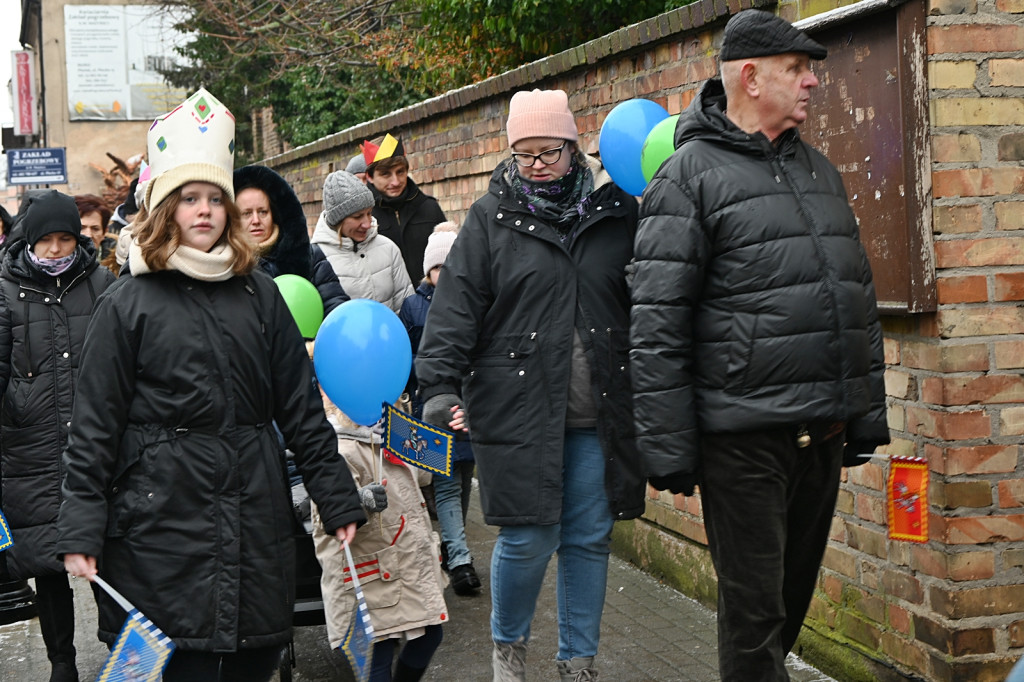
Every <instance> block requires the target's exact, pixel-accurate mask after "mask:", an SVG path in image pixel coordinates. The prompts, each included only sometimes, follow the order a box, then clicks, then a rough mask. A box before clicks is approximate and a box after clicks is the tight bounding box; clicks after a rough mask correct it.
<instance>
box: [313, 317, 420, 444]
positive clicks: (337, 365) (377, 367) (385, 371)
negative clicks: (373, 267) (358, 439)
mask: <svg viewBox="0 0 1024 682" xmlns="http://www.w3.org/2000/svg"><path fill="white" fill-rule="evenodd" d="M313 366H314V367H315V368H316V376H317V380H318V381H319V382H320V386H321V387H323V389H324V393H326V394H327V397H328V398H330V399H331V402H333V403H334V404H335V405H337V406H338V409H340V410H341V411H342V412H344V413H345V414H346V415H347V416H348V417H349V419H351V420H352V421H354V422H355V423H357V424H362V425H363V426H372V425H373V424H376V423H377V421H379V420H380V418H381V416H382V405H383V403H393V402H395V401H396V400H398V398H399V397H400V396H401V395H402V391H403V390H404V389H405V385H406V383H407V382H408V381H409V370H410V369H411V368H412V345H411V344H410V343H409V335H408V333H407V332H406V331H405V325H403V324H402V321H401V320H399V319H398V315H395V313H394V312H392V310H391V309H390V308H388V307H387V306H386V305H384V304H382V303H378V302H377V301H371V300H370V299H366V298H359V299H354V300H352V301H346V302H345V303H342V304H341V305H340V306H338V307H337V308H335V309H334V310H332V311H331V314H330V315H328V316H327V317H326V318H325V319H324V321H323V324H321V325H320V330H319V331H318V332H317V334H316V345H315V346H314V347H313Z"/></svg>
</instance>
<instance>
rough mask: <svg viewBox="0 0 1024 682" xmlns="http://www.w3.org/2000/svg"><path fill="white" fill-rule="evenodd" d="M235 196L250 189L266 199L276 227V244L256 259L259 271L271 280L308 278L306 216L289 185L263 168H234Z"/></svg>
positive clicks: (308, 260) (310, 272)
mask: <svg viewBox="0 0 1024 682" xmlns="http://www.w3.org/2000/svg"><path fill="white" fill-rule="evenodd" d="M234 184H235V196H238V193H239V192H241V191H242V190H243V189H249V188H250V187H254V188H256V189H259V190H262V191H263V193H264V194H266V195H267V197H268V198H269V199H270V212H271V214H272V215H273V217H274V224H276V225H277V227H278V230H279V232H278V237H277V243H276V244H274V246H273V247H271V249H270V250H269V251H268V252H266V253H264V254H263V255H262V257H261V258H260V268H261V269H263V270H264V271H266V272H267V274H269V275H270V276H271V277H277V276H278V275H299V276H300V277H304V278H305V279H310V277H311V276H312V274H313V266H312V261H311V256H310V250H309V233H308V232H307V231H306V214H305V213H303V211H302V203H301V202H300V201H299V198H298V197H297V196H296V195H295V191H294V190H293V189H292V188H291V185H289V184H288V182H287V181H286V180H285V179H284V178H282V177H281V176H280V175H278V174H277V173H276V172H274V171H273V170H271V169H269V168H267V167H266V166H243V167H242V168H237V169H235V173H234Z"/></svg>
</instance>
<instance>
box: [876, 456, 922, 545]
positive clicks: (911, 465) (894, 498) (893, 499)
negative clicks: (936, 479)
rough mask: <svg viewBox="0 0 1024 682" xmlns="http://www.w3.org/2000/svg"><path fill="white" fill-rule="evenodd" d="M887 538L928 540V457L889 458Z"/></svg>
mask: <svg viewBox="0 0 1024 682" xmlns="http://www.w3.org/2000/svg"><path fill="white" fill-rule="evenodd" d="M886 496H887V497H888V502H889V537H890V538H892V539H893V540H909V541H910V542H928V460H925V459H922V458H920V457H891V458H890V459H889V481H888V483H887V485H886Z"/></svg>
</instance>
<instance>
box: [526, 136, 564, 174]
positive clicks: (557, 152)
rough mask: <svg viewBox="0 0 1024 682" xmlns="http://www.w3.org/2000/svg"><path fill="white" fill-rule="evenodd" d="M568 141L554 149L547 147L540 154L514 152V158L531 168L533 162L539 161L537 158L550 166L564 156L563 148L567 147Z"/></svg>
mask: <svg viewBox="0 0 1024 682" xmlns="http://www.w3.org/2000/svg"><path fill="white" fill-rule="evenodd" d="M567 144H568V141H566V142H563V143H562V144H561V145H559V146H557V147H554V148H552V149H545V150H544V151H542V152H541V153H540V154H521V153H519V152H512V158H513V159H514V160H515V162H516V164H517V165H519V166H522V167H523V168H530V167H532V166H533V164H535V163H537V159H540V162H541V163H543V164H544V165H545V166H550V165H551V164H553V163H558V160H559V159H560V158H562V150H563V149H565V145H567Z"/></svg>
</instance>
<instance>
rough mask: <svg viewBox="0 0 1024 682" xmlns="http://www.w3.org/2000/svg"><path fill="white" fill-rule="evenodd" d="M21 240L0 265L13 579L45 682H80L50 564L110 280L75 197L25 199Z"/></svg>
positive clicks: (62, 579)
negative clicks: (75, 412)
mask: <svg viewBox="0 0 1024 682" xmlns="http://www.w3.org/2000/svg"><path fill="white" fill-rule="evenodd" d="M19 224H20V226H21V229H20V231H19V233H20V235H21V236H20V237H16V238H14V239H13V241H12V242H11V243H10V244H9V246H8V248H7V251H6V254H5V256H4V259H3V265H2V267H0V395H2V396H3V414H2V417H0V443H2V445H0V471H2V478H3V494H2V499H3V502H4V506H3V508H4V514H5V515H6V516H7V520H8V522H9V523H10V526H11V530H12V533H13V537H14V545H13V546H11V548H10V549H8V550H7V551H6V552H5V553H4V554H5V555H6V560H7V566H8V568H9V570H10V573H11V575H12V576H14V577H16V578H23V579H24V578H35V580H36V606H37V609H38V613H39V629H40V630H41V631H42V634H43V642H44V643H45V644H46V655H47V657H48V658H49V659H50V665H51V670H52V672H51V677H50V680H51V682H57V681H61V682H63V681H66V680H77V679H78V672H77V671H76V669H75V644H74V642H75V606H74V599H73V593H72V591H71V587H70V586H69V585H68V579H67V575H66V572H65V570H64V564H63V563H62V562H60V561H58V560H57V551H56V544H57V515H58V513H59V511H60V504H61V499H62V497H61V488H60V484H61V477H62V476H63V473H64V469H63V466H62V465H61V455H62V454H63V452H64V446H65V444H66V443H67V437H68V427H69V426H70V421H71V408H72V404H73V403H74V400H75V388H76V386H77V385H78V381H77V376H78V368H79V363H80V359H81V351H82V346H83V344H84V342H85V330H86V327H87V325H88V324H89V319H90V317H91V316H92V312H93V307H94V305H95V303H96V298H97V297H98V296H99V295H100V294H101V293H103V291H104V290H105V289H106V288H107V287H108V286H109V285H110V284H111V283H112V282H113V281H114V276H113V275H112V274H111V273H110V271H109V270H107V269H106V268H101V267H97V262H96V248H95V246H94V244H93V242H92V240H91V239H90V238H89V237H87V236H84V235H81V234H79V232H80V231H81V229H82V228H81V222H80V221H79V217H78V208H77V207H76V206H75V200H74V199H72V198H71V197H69V196H67V195H65V194H61V193H60V192H57V191H56V190H48V191H46V192H44V193H42V194H38V195H34V196H33V197H31V198H30V200H29V202H28V204H27V206H26V207H25V210H24V212H23V213H22V215H21V217H20V223H19Z"/></svg>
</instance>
